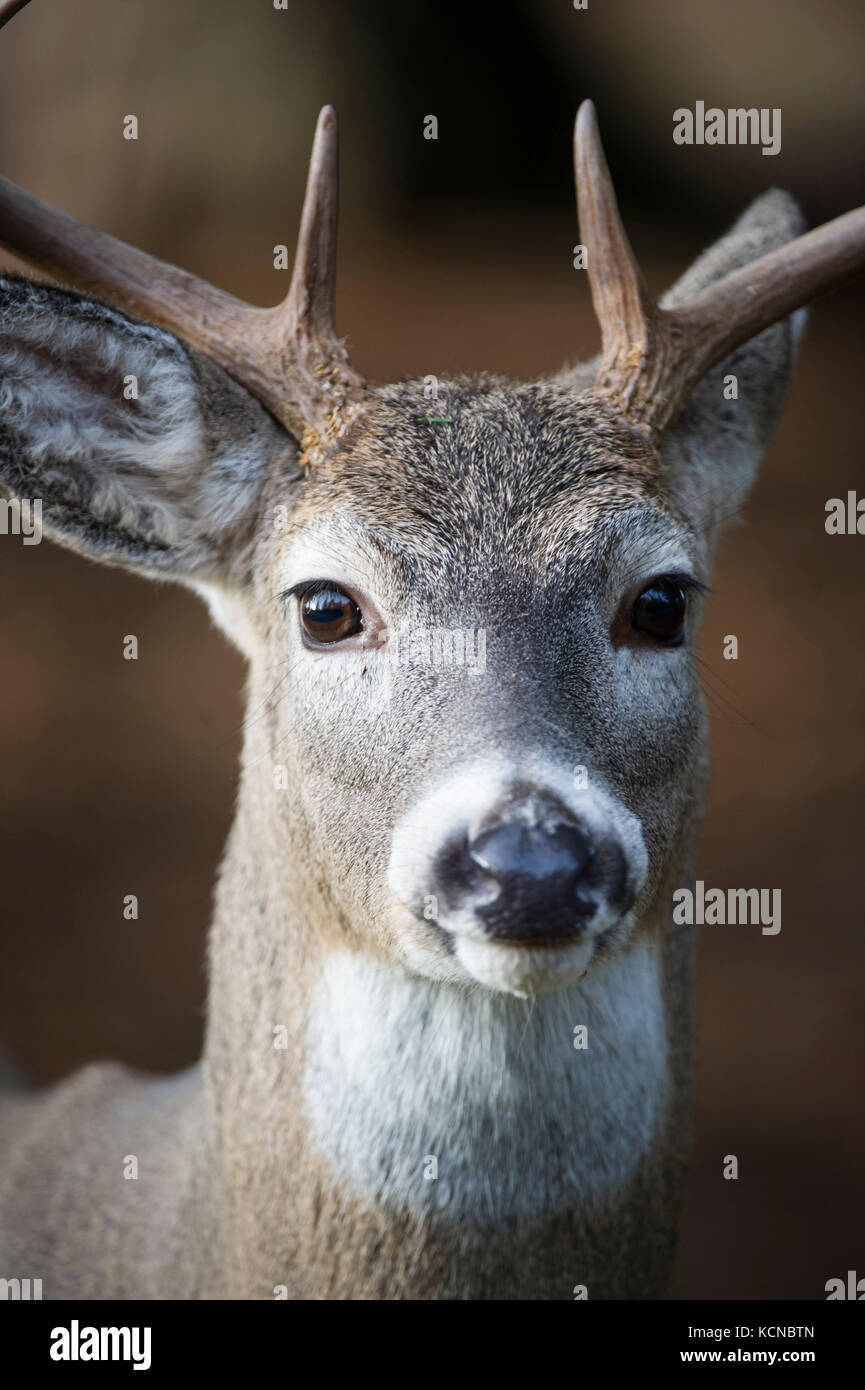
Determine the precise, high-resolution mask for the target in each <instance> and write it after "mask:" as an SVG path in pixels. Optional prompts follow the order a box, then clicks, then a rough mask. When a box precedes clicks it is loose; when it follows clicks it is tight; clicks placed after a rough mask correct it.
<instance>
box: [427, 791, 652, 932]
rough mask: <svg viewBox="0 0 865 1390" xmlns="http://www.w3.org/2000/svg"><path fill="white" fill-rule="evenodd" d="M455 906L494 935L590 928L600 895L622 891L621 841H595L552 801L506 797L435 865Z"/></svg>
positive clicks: (619, 895) (614, 897)
mask: <svg viewBox="0 0 865 1390" xmlns="http://www.w3.org/2000/svg"><path fill="white" fill-rule="evenodd" d="M438 871H439V872H438V877H439V882H440V886H441V888H442V890H443V892H444V894H445V900H446V902H447V903H448V905H449V906H450V907H452V908H460V909H463V910H465V909H470V910H471V911H472V912H473V913H474V915H475V917H476V918H477V919H478V920H479V921H480V922H482V923H483V926H484V927H485V929H486V931H487V932H488V933H489V935H490V936H491V937H493V938H496V939H499V940H502V941H511V942H515V941H525V942H530V943H532V944H534V945H541V944H545V943H548V942H549V943H553V944H554V943H557V942H561V941H562V940H564V939H566V938H572V937H574V936H578V935H579V934H580V933H581V932H583V931H585V930H587V928H588V927H589V926H590V924H591V920H592V918H593V917H594V916H595V915H596V913H597V911H598V907H599V905H600V902H601V900H602V899H607V900H608V901H614V900H620V899H621V898H622V897H623V895H624V882H625V859H624V854H623V852H622V850H621V849H620V848H619V847H618V845H617V844H616V845H613V844H611V843H609V842H607V841H606V840H604V841H603V842H601V843H596V841H595V839H594V838H593V836H592V835H591V834H590V832H589V831H588V829H587V828H586V827H585V826H583V825H581V824H579V823H578V822H577V820H576V819H575V818H574V817H573V816H572V815H571V813H570V812H569V811H568V810H567V809H566V808H565V807H564V806H563V805H561V804H560V803H559V802H558V801H557V800H554V799H552V798H548V797H542V796H540V795H530V796H526V797H525V798H523V799H520V800H518V801H514V800H513V799H512V800H511V801H509V803H508V804H507V805H506V806H505V807H503V808H501V810H500V811H499V812H498V813H496V814H494V815H493V816H491V817H489V818H488V820H487V822H486V824H485V825H484V826H483V827H482V828H481V829H480V830H479V831H478V832H477V833H476V834H475V835H473V836H472V837H470V838H469V839H467V840H464V841H463V842H462V844H461V845H459V846H452V847H451V849H450V851H449V853H447V854H446V855H445V856H443V858H442V860H441V861H440V863H439V865H438Z"/></svg>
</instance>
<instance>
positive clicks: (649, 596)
mask: <svg viewBox="0 0 865 1390" xmlns="http://www.w3.org/2000/svg"><path fill="white" fill-rule="evenodd" d="M687 612H688V597H687V594H686V592H685V590H684V588H683V587H682V585H681V584H679V583H678V582H677V581H676V580H675V579H663V578H662V579H653V580H652V582H651V584H649V585H647V586H646V588H645V589H644V590H643V592H642V593H641V594H639V595H638V597H637V598H636V599H635V600H634V606H633V608H632V609H631V627H632V628H633V629H634V631H635V632H642V633H644V634H645V635H646V636H647V637H654V639H655V640H656V641H657V642H665V643H667V644H668V645H670V646H675V645H676V644H677V643H678V642H679V641H680V640H681V637H682V634H683V632H684V628H685V618H686V616H687Z"/></svg>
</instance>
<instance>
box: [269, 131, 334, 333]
mask: <svg viewBox="0 0 865 1390" xmlns="http://www.w3.org/2000/svg"><path fill="white" fill-rule="evenodd" d="M338 215H339V154H338V145H337V124H336V112H335V111H334V109H333V107H332V106H325V107H323V109H322V111H321V113H320V114H319V118H318V123H317V125H316V128H315V138H314V140H313V144H312V155H311V157H310V161H309V174H308V176H307V181H306V196H305V198H304V202H303V212H302V214H301V219H300V232H299V234H298V238H297V250H296V252H295V257H294V270H293V272H292V277H291V286H290V288H289V291H288V294H287V295H286V297H285V299H284V300H283V302H282V304H281V305H279V308H278V315H279V318H280V320H281V323H282V325H283V327H284V331H285V333H286V335H287V336H288V337H290V338H295V337H303V336H306V337H308V338H320V339H334V338H336V327H335V323H334V290H335V286H336V233H337V221H338Z"/></svg>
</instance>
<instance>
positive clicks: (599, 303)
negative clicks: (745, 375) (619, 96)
mask: <svg viewBox="0 0 865 1390" xmlns="http://www.w3.org/2000/svg"><path fill="white" fill-rule="evenodd" d="M574 169H575V173H576V181H577V209H578V215H579V221H580V235H581V236H582V238H583V240H584V243H585V246H586V251H587V262H586V269H587V272H588V276H589V287H590V289H591V292H592V303H593V304H594V308H595V315H596V317H597V320H598V324H599V326H600V329H601V365H600V367H599V369H598V375H597V379H596V382H595V390H596V392H597V393H598V394H599V395H601V396H606V397H609V398H610V399H611V400H612V401H613V403H615V404H619V405H622V406H624V407H625V408H627V407H628V405H629V404H630V402H631V395H632V393H633V391H634V390H635V389H636V386H637V384H638V382H639V380H640V373H641V371H642V369H643V367H644V365H645V362H646V360H647V358H648V357H649V354H650V351H651V349H652V348H653V347H654V339H655V336H656V332H655V329H656V321H657V313H658V310H657V306H656V305H655V304H653V302H652V300H651V298H650V295H649V292H648V290H647V289H646V285H645V281H644V280H643V277H642V275H641V273H640V268H639V266H638V265H637V262H636V259H635V257H634V253H633V251H632V250H631V245H630V242H629V241H628V238H627V235H626V233H625V229H624V227H623V226H622V220H621V218H620V216H619V208H618V204H617V202H616V194H615V191H614V189H613V181H612V179H611V178H610V171H609V169H608V167H607V161H606V159H605V158H604V151H603V148H602V146H601V138H600V135H599V133H598V120H597V116H596V114H595V107H594V104H593V103H592V102H591V101H584V102H583V103H582V105H581V106H580V109H579V111H578V113H577V123H576V127H575V130H574Z"/></svg>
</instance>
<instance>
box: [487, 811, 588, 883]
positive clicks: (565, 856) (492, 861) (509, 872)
mask: <svg viewBox="0 0 865 1390" xmlns="http://www.w3.org/2000/svg"><path fill="white" fill-rule="evenodd" d="M468 852H469V857H470V858H471V859H472V860H473V862H474V863H475V864H476V865H477V866H478V867H479V868H481V869H483V870H484V872H485V873H487V874H489V875H490V877H492V878H494V879H496V880H498V881H501V880H502V879H504V878H510V877H519V878H523V879H534V880H538V881H544V880H549V879H554V878H567V879H569V880H571V881H573V880H575V879H577V878H579V877H580V876H581V875H582V874H583V872H584V871H585V869H586V868H587V867H588V864H589V862H590V861H591V859H592V856H593V855H594V852H595V851H594V847H593V846H592V843H591V841H590V840H589V838H588V836H587V835H585V834H584V832H583V831H582V830H581V829H580V828H579V826H577V825H573V824H568V823H561V824H559V825H557V826H556V827H555V828H554V829H552V830H547V829H545V828H543V827H541V826H539V825H526V824H525V823H524V822H522V821H511V822H509V823H506V824H504V825H497V826H493V827H492V828H491V829H489V830H485V831H483V833H482V834H480V835H478V836H477V838H476V839H475V840H474V841H473V842H472V843H471V844H470V845H469V850H468Z"/></svg>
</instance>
